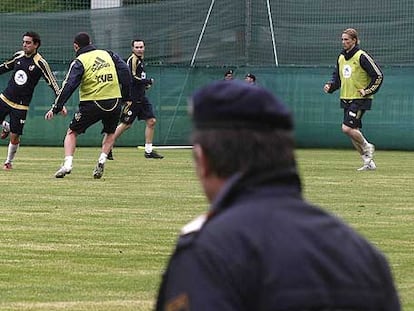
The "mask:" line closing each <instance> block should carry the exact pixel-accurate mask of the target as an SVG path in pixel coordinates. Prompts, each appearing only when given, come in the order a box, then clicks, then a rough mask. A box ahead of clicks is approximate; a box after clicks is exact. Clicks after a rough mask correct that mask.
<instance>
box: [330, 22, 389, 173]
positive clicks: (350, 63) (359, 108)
mask: <svg viewBox="0 0 414 311" xmlns="http://www.w3.org/2000/svg"><path fill="white" fill-rule="evenodd" d="M342 46H343V50H342V52H341V54H340V55H339V57H338V61H337V64H336V67H335V70H334V72H333V74H332V78H331V80H330V81H329V82H327V83H326V84H325V85H324V87H323V90H324V92H325V93H332V92H334V91H336V90H337V89H339V88H340V89H341V91H340V96H339V97H340V102H341V108H343V109H344V119H343V123H342V132H343V133H345V134H346V135H347V136H349V138H350V139H351V141H352V144H353V145H354V147H355V149H356V150H357V151H358V152H359V154H360V155H361V158H362V162H363V165H362V167H360V168H359V169H358V171H367V170H375V169H376V164H375V162H374V151H375V146H374V145H373V144H371V143H370V142H368V140H367V139H366V138H365V136H364V135H363V134H362V132H361V128H362V117H363V116H364V114H365V112H366V111H367V110H370V109H371V105H372V98H373V95H374V94H375V93H376V92H378V90H379V89H380V87H381V85H382V81H383V73H382V71H381V69H380V67H379V66H378V64H377V63H376V62H375V61H374V59H373V58H372V57H371V56H370V55H369V54H368V53H367V52H365V51H363V50H361V49H360V47H359V39H358V33H357V31H356V30H355V29H353V28H348V29H345V30H344V31H343V32H342Z"/></svg>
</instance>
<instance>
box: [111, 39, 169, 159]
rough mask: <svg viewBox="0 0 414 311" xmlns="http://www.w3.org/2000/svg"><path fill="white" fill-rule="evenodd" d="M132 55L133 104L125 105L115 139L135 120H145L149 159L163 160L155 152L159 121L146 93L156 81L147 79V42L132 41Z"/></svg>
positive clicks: (146, 149)
mask: <svg viewBox="0 0 414 311" xmlns="http://www.w3.org/2000/svg"><path fill="white" fill-rule="evenodd" d="M131 49H132V54H131V56H129V58H128V60H127V64H128V67H129V70H130V71H131V75H132V87H131V98H132V102H130V103H128V104H125V105H124V107H123V109H122V113H121V117H120V121H121V122H120V123H119V125H118V126H117V128H116V131H115V139H117V138H118V137H119V136H121V135H122V133H123V132H125V131H126V130H127V129H129V128H130V127H131V125H132V123H133V122H134V121H135V119H138V120H145V123H146V127H145V152H144V156H145V158H147V159H162V158H164V156H162V155H161V154H159V153H157V152H156V151H154V150H153V146H152V142H153V138H154V129H155V123H156V122H157V119H156V118H155V114H154V110H153V107H152V104H151V103H150V101H149V100H148V98H147V96H145V91H146V90H147V89H149V88H150V87H151V86H152V84H153V83H154V79H152V78H147V74H146V72H145V64H144V54H145V42H144V40H141V39H134V40H132V41H131ZM108 158H109V159H113V154H112V150H111V152H110V154H109V155H108Z"/></svg>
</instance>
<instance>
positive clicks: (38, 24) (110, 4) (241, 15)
mask: <svg viewBox="0 0 414 311" xmlns="http://www.w3.org/2000/svg"><path fill="white" fill-rule="evenodd" d="M92 7H93V8H96V9H91V8H92ZM99 7H102V8H99ZM413 13H414V1H412V0H400V1H391V0H376V1H373V0H366V1H356V0H349V1H347V2H346V4H344V3H340V2H337V1H322V0H277V1H276V0H231V1H224V0H164V1H152V0H124V1H121V0H86V1H85V0H42V1H37V0H32V1H29V0H13V1H10V0H2V1H1V2H0V59H1V61H2V60H5V59H8V58H9V57H10V56H11V55H12V54H13V53H14V52H15V51H16V50H19V49H21V40H22V34H23V33H24V32H25V31H28V30H34V31H37V32H38V33H39V34H40V36H41V38H42V46H41V48H40V53H41V54H42V55H43V56H44V57H45V58H46V59H47V61H48V62H49V63H50V64H51V67H52V69H53V70H54V71H55V73H56V75H57V77H58V80H59V82H60V83H61V82H62V80H63V78H64V76H65V73H66V71H67V68H68V64H69V62H70V61H71V60H72V58H73V57H74V51H73V47H72V41H73V37H74V35H75V34H76V33H77V32H79V31H87V32H89V33H90V34H91V36H92V39H93V41H94V43H95V44H96V45H97V47H98V48H104V49H112V50H114V51H116V52H118V53H119V54H120V55H121V56H123V57H124V58H126V57H128V55H129V54H130V53H131V50H130V40H131V39H132V38H136V37H139V38H142V39H144V40H145V41H146V54H145V56H146V58H145V59H146V62H147V73H148V75H149V76H151V77H154V78H155V84H154V86H153V87H152V88H151V90H150V91H149V92H148V93H147V94H148V96H149V98H150V101H151V102H152V104H153V105H154V109H155V111H156V116H157V129H156V131H155V140H154V142H155V143H156V144H187V143H188V134H189V132H190V130H191V123H190V120H189V118H188V115H187V98H188V96H189V95H190V94H191V93H192V92H193V91H194V89H196V88H198V87H199V86H201V85H203V84H206V83H208V82H210V81H212V80H217V79H221V78H222V77H223V73H224V72H225V71H226V70H227V69H228V68H232V69H234V70H235V74H236V78H237V79H243V77H244V75H245V74H246V73H247V72H253V73H255V74H256V76H257V78H258V80H257V82H258V84H259V85H262V86H264V87H266V88H268V89H270V90H271V91H273V92H274V93H276V94H277V95H279V96H280V97H281V98H282V99H284V100H285V102H286V103H287V104H288V105H289V106H290V108H291V109H292V111H293V113H294V117H295V121H296V135H297V142H298V145H299V146H305V147H314V146H316V147H318V146H330V147H344V146H348V147H349V146H350V144H349V140H347V139H346V137H345V136H344V135H343V134H342V133H341V131H340V124H341V121H342V117H343V116H342V111H341V110H340V109H339V104H338V98H337V94H335V95H325V94H323V92H322V85H323V84H324V83H325V81H326V80H327V79H329V78H330V74H331V72H332V69H333V68H332V66H333V65H334V64H335V61H336V58H337V55H338V53H339V51H340V50H341V40H340V36H341V32H342V30H343V29H345V28H348V27H354V28H356V29H357V30H358V31H359V34H360V39H361V47H362V48H363V49H365V50H367V51H369V52H370V53H371V54H372V55H373V56H374V58H375V59H376V60H377V61H378V62H379V63H380V64H381V66H382V68H383V70H384V74H385V80H384V81H385V82H384V84H383V86H382V88H381V90H380V92H379V94H378V95H376V98H375V100H374V109H373V110H372V111H371V112H370V113H369V114H367V115H366V116H364V130H365V129H366V132H365V133H366V135H368V137H369V138H373V139H374V141H375V143H376V144H377V146H378V148H395V149H414V124H413V123H412V116H413V114H414V111H413V107H414V106H413V105H412V102H413V95H412V94H410V93H409V90H410V89H411V84H412V73H411V71H412V65H414V61H413V59H414V58H413V57H412V56H411V54H412V49H413V48H412V45H413V43H414V38H413V36H414V19H413V18H412V16H413ZM191 65H194V66H191ZM9 78H10V75H7V74H4V75H1V76H0V89H1V90H2V89H3V88H4V87H5V85H6V84H7V80H8V79H9ZM52 101H53V95H52V92H51V90H50V89H49V88H48V87H47V85H46V83H45V82H44V81H43V80H41V81H40V83H39V86H38V87H37V89H36V91H35V94H34V97H33V103H32V104H31V107H30V113H29V116H28V120H27V123H26V125H25V133H24V143H25V144H26V145H29V144H32V145H61V144H62V137H64V134H65V132H66V128H67V125H68V122H69V120H68V119H66V120H64V121H61V120H60V119H57V120H55V121H54V122H45V121H44V119H43V116H44V113H45V111H46V110H47V109H48V108H49V107H50V104H51V103H52ZM67 104H68V105H67V106H68V108H69V112H70V114H72V113H73V112H74V111H75V109H76V107H77V104H78V97H77V94H74V95H73V96H72V97H71V99H70V101H69V102H68V103H67ZM143 127H144V123H143V122H139V123H138V125H134V127H132V128H131V129H130V130H129V131H128V133H126V134H125V135H122V136H121V137H120V138H119V140H118V141H117V145H124V146H134V145H137V144H142V143H143V142H144V137H143V136H144V135H143V131H144V129H143ZM335 129H337V130H335ZM100 130H101V127H100V126H98V125H97V126H94V127H92V128H91V129H88V133H87V134H88V135H81V137H80V138H79V145H96V146H98V145H100V143H101V140H102V136H101V134H100ZM0 144H7V142H6V141H0Z"/></svg>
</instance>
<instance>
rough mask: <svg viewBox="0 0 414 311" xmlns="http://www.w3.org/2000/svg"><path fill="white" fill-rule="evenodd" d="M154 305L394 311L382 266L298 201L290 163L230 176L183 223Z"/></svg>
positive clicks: (326, 217) (341, 227) (342, 228)
mask: <svg viewBox="0 0 414 311" xmlns="http://www.w3.org/2000/svg"><path fill="white" fill-rule="evenodd" d="M156 310H168V311H174V310H180V311H184V310H196V311H204V310H206V311H207V310H208V311H211V310H220V311H230V310H237V311H242V310H255V311H267V310H269V311H270V310H271V311H277V310H285V311H286V310H289V311H292V310H301V311H304V310H347V311H348V310H364V311H370V310H371V311H374V310H375V311H379V310H383V311H386V310H389V311H396V310H400V304H399V299H398V295H397V293H396V290H395V288H394V285H393V280H392V276H391V273H390V270H389V268H388V264H387V261H386V259H385V258H384V257H383V255H382V254H381V253H380V252H379V251H378V250H377V249H375V247H373V246H372V245H371V244H370V243H369V242H367V241H366V240H365V239H363V238H362V237H361V236H360V235H358V234H357V233H355V231H353V230H352V229H351V228H350V227H349V226H347V225H345V224H344V223H343V222H342V221H340V220H339V219H337V218H336V217H334V216H332V215H330V214H328V213H326V212H324V211H323V210H321V209H320V208H317V207H315V206H312V205H310V204H308V203H307V202H305V201H304V200H303V198H302V195H301V189H300V181H299V178H298V176H297V174H296V172H295V170H294V169H292V170H286V171H283V172H274V173H272V172H269V173H267V176H264V175H263V174H262V175H259V176H258V175H256V176H240V175H234V176H233V177H232V178H231V179H229V181H228V182H227V183H226V185H225V187H224V189H222V191H221V192H220V194H219V195H218V197H217V198H216V200H215V202H214V203H213V204H212V207H211V210H210V211H209V213H208V214H207V215H205V216H202V217H201V218H199V219H197V220H195V221H194V222H192V223H190V224H188V225H187V226H185V227H184V228H183V230H182V234H181V236H180V238H179V241H178V244H177V248H176V250H175V252H174V254H173V256H172V257H171V260H170V262H169V265H168V268H167V270H166V272H165V274H164V276H163V279H162V284H161V287H160V291H159V295H158V301H157V305H156Z"/></svg>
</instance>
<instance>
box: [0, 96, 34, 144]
mask: <svg viewBox="0 0 414 311" xmlns="http://www.w3.org/2000/svg"><path fill="white" fill-rule="evenodd" d="M27 111H28V110H20V109H16V108H13V107H11V106H9V105H8V104H6V103H5V102H4V101H3V100H2V99H1V98H0V123H1V122H3V120H4V119H5V118H6V116H7V115H9V116H10V121H9V123H10V132H12V133H14V134H17V135H19V136H20V135H23V128H24V123H25V122H26V116H27Z"/></svg>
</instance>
